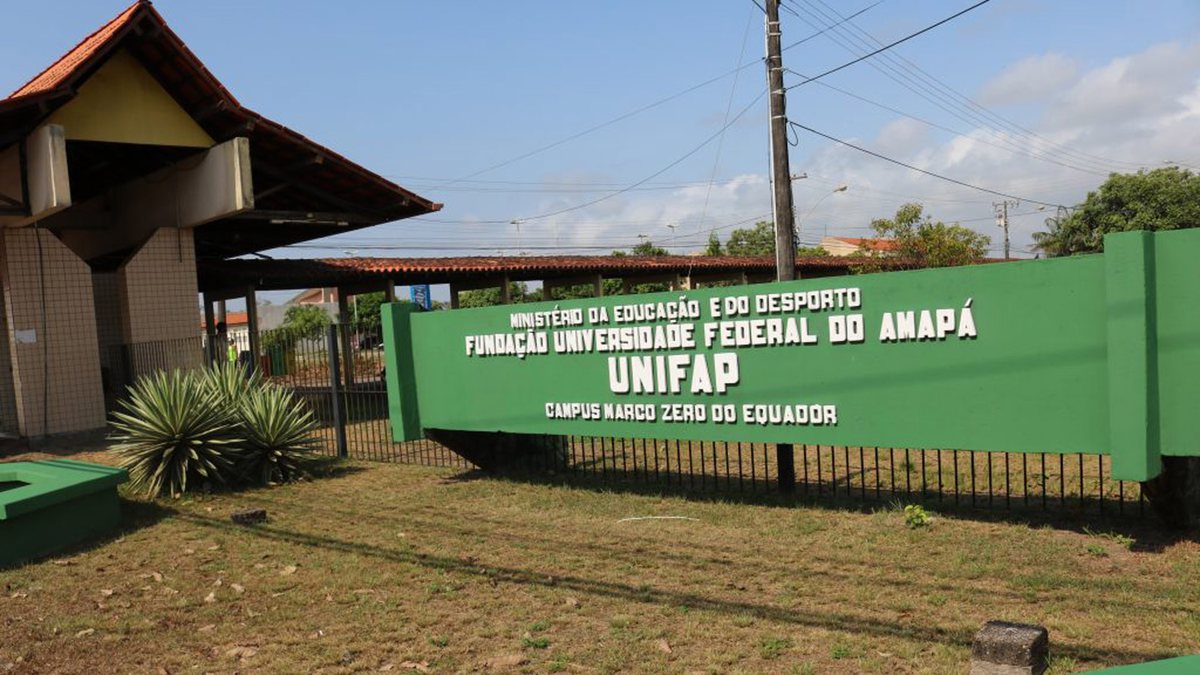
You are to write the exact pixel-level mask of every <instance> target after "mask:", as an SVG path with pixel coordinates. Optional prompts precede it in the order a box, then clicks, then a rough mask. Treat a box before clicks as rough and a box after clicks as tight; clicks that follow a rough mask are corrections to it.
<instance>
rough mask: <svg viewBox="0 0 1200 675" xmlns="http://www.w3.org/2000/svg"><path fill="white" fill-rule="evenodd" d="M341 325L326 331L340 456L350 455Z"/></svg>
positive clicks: (330, 390)
mask: <svg viewBox="0 0 1200 675" xmlns="http://www.w3.org/2000/svg"><path fill="white" fill-rule="evenodd" d="M340 329H341V327H340V326H339V325H337V324H333V325H331V326H329V328H328V329H326V331H325V338H326V344H327V345H328V351H329V394H330V397H331V398H332V399H333V401H332V403H333V435H334V439H335V440H336V442H337V455H338V457H349V456H350V453H349V450H348V449H347V448H346V419H345V414H344V411H343V410H342V382H341V380H342V374H341V372H340V371H341V364H340V363H339V359H338V333H339V332H340Z"/></svg>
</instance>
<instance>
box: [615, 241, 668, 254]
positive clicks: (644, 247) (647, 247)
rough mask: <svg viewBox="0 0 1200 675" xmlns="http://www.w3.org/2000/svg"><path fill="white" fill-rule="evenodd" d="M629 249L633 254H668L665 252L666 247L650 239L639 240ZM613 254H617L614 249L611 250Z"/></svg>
mask: <svg viewBox="0 0 1200 675" xmlns="http://www.w3.org/2000/svg"><path fill="white" fill-rule="evenodd" d="M631 251H632V253H633V255H669V254H668V253H667V249H665V248H663V247H661V246H655V245H654V242H652V241H650V240H649V239H647V240H645V241H643V242H641V243H640V244H638V245H637V246H634V247H633V249H631ZM613 255H619V254H618V253H617V252H616V251H613Z"/></svg>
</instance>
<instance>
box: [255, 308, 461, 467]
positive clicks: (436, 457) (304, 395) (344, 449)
mask: <svg viewBox="0 0 1200 675" xmlns="http://www.w3.org/2000/svg"><path fill="white" fill-rule="evenodd" d="M259 345H260V350H261V356H260V363H259V369H260V372H261V373H262V374H263V375H264V376H265V377H266V378H267V379H268V380H270V381H271V382H274V383H275V384H279V385H282V386H285V387H288V388H290V389H291V390H292V391H293V392H294V393H295V394H296V396H297V397H298V398H300V399H301V400H303V401H304V402H305V403H306V404H307V405H308V407H309V409H310V410H312V412H313V415H314V416H315V417H316V418H317V420H318V422H319V423H320V428H319V431H318V436H319V438H320V441H321V442H320V448H321V450H322V451H323V452H325V453H326V454H329V455H340V456H343V457H352V458H357V459H370V460H377V461H388V462H402V463H409V464H424V465H429V466H449V467H459V468H464V469H465V468H470V466H471V465H470V464H469V463H468V462H467V461H466V460H464V459H463V458H462V457H460V456H458V455H456V454H454V453H453V452H451V451H450V450H449V449H447V448H446V447H444V446H442V445H440V444H438V443H435V442H433V441H430V440H427V439H422V440H419V441H411V442H405V443H395V442H393V441H392V432H391V425H390V424H389V422H388V401H387V387H386V385H385V383H384V379H383V368H384V366H383V342H382V339H381V337H380V335H379V334H378V332H377V331H375V332H359V333H355V332H352V331H350V330H349V329H348V327H344V326H331V327H329V328H323V329H316V330H312V331H307V332H296V331H292V330H287V329H276V330H270V331H262V332H261V333H260V338H259Z"/></svg>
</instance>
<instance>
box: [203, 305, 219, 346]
mask: <svg viewBox="0 0 1200 675" xmlns="http://www.w3.org/2000/svg"><path fill="white" fill-rule="evenodd" d="M216 340H217V316H216V314H215V313H214V312H213V300H212V298H211V297H210V296H209V295H208V293H205V294H204V356H205V361H206V362H208V363H214V362H216V360H217V354H218V353H219V352H218V350H217V343H216Z"/></svg>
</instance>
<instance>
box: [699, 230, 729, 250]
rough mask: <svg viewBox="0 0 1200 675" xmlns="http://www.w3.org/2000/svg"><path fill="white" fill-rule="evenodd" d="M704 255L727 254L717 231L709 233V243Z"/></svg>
mask: <svg viewBox="0 0 1200 675" xmlns="http://www.w3.org/2000/svg"><path fill="white" fill-rule="evenodd" d="M704 255H725V250H724V249H722V248H721V238H720V237H718V236H717V233H716V232H709V233H708V245H707V246H705V247H704Z"/></svg>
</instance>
